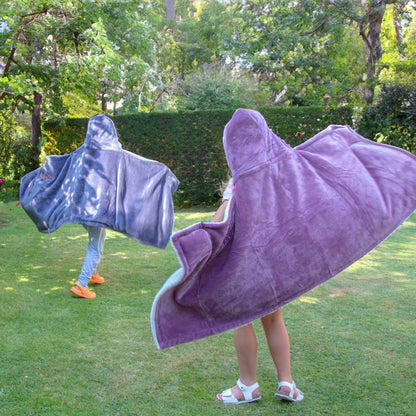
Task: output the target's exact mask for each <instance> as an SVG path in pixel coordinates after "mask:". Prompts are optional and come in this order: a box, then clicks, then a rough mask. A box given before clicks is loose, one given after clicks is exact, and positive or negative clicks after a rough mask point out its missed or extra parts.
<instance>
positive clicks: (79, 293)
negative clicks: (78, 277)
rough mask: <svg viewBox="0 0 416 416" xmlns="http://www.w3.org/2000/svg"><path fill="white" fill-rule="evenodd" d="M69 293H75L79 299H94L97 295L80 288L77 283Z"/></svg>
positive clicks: (85, 288)
mask: <svg viewBox="0 0 416 416" xmlns="http://www.w3.org/2000/svg"><path fill="white" fill-rule="evenodd" d="M71 292H72V293H75V294H76V295H77V296H79V297H80V298H86V299H94V298H95V297H96V296H97V295H96V294H95V293H94V292H91V291H90V290H89V289H88V288H87V287H82V286H81V285H80V284H79V283H78V282H75V286H73V287H71Z"/></svg>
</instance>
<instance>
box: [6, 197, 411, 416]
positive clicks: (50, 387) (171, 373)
mask: <svg viewBox="0 0 416 416" xmlns="http://www.w3.org/2000/svg"><path fill="white" fill-rule="evenodd" d="M212 215H213V209H212V210H204V211H202V210H200V211H198V210H196V209H193V210H183V211H182V210H181V211H177V212H176V224H175V230H178V229H182V228H184V227H186V226H188V225H190V224H192V223H194V222H197V221H200V220H207V219H210V218H211V217H212ZM107 235H108V238H107V241H106V245H105V251H104V256H103V259H102V262H101V267H100V269H99V270H100V273H101V274H102V275H103V276H104V277H106V279H107V281H106V283H105V284H104V285H102V286H95V288H94V290H95V292H96V293H97V298H96V299H93V300H85V299H78V298H75V297H73V295H72V294H71V292H70V290H69V289H70V287H71V285H72V284H73V283H74V282H75V281H76V279H77V277H78V273H79V270H80V268H81V265H82V262H83V258H84V254H85V250H86V246H87V233H86V231H85V230H84V228H83V227H81V226H79V225H67V226H64V227H62V228H61V229H59V230H58V231H56V232H55V233H53V234H41V233H39V232H38V231H37V230H36V228H35V226H34V224H33V223H32V222H31V221H30V220H29V219H28V217H27V216H26V214H25V213H24V211H23V209H22V208H21V207H18V206H16V203H15V202H9V203H3V202H0V260H1V262H0V414H1V415H5V416H6V415H7V416H8V415H10V416H12V415H16V416H27V415H53V416H56V415H88V416H92V415H100V416H101V415H121V416H125V415H188V416H189V415H204V416H205V415H207V416H209V415H213V416H214V415H215V416H217V415H261V416H265V415H304V416H311V415H342V416H346V415H351V416H357V415H359V416H368V415H374V416H379V415H412V416H414V415H416V401H415V397H416V373H415V363H416V348H415V341H416V335H415V334H416V302H415V293H416V291H415V289H416V278H415V274H416V255H415V248H416V214H413V216H412V217H410V218H409V219H408V220H407V221H406V222H405V223H404V224H403V225H402V226H401V227H400V228H399V230H398V231H397V232H396V233H394V234H393V235H392V236H391V237H390V238H389V239H388V240H386V241H385V242H384V243H383V244H381V245H380V246H379V247H377V249H375V250H373V251H372V252H371V253H370V254H368V255H367V256H365V257H364V258H363V259H361V260H360V261H359V262H357V263H356V264H354V265H353V266H351V267H350V268H349V269H347V270H346V271H344V272H343V273H341V274H340V275H338V276H337V277H335V278H334V279H332V280H330V281H329V282H327V283H325V284H323V285H321V286H319V287H318V288H316V289H315V290H313V291H311V292H309V293H308V294H306V295H305V296H303V297H301V298H300V299H298V300H296V301H294V302H292V303H291V304H289V305H287V306H286V307H285V317H286V324H287V328H288V331H289V335H290V339H291V344H292V372H293V376H294V378H295V380H296V383H297V385H298V386H299V388H301V389H302V390H303V392H304V393H305V399H304V401H303V402H301V403H296V404H292V403H287V402H282V401H279V400H278V399H276V398H274V397H273V393H274V390H275V389H276V387H277V386H276V377H275V372H274V367H273V365H272V361H271V358H270V356H269V354H268V350H267V346H266V341H265V338H264V335H263V333H262V331H261V327H260V326H259V322H256V323H255V326H256V328H257V330H258V335H259V337H258V338H259V364H258V381H259V383H260V387H261V392H262V396H263V399H262V400H260V401H259V402H257V403H252V404H246V405H239V406H231V405H228V406H224V405H223V404H222V403H220V402H218V401H216V400H215V395H216V393H218V392H220V391H222V390H223V389H225V388H228V387H231V386H232V385H233V384H234V383H235V380H236V378H237V377H238V371H237V364H236V359H235V355H234V347H233V341H232V333H230V332H229V333H225V334H221V335H218V336H215V337H210V338H207V339H204V340H200V341H196V342H193V343H189V344H185V345H181V346H178V347H173V348H170V349H167V350H163V351H158V350H157V349H156V347H155V346H154V343H153V338H152V334H151V330H150V322H149V315H150V309H151V305H152V301H153V298H154V296H155V294H156V292H157V291H158V289H159V288H160V287H161V286H162V284H163V282H164V281H165V280H166V279H167V278H168V277H169V276H170V274H171V273H172V272H174V271H175V270H176V269H177V268H178V262H177V259H176V255H175V253H174V251H173V249H172V247H170V246H169V247H168V248H167V249H166V250H159V249H155V248H152V247H148V246H144V245H139V244H138V243H136V242H134V241H133V240H130V239H128V238H126V237H124V236H123V235H121V234H117V233H114V232H111V231H109V232H108V233H107Z"/></svg>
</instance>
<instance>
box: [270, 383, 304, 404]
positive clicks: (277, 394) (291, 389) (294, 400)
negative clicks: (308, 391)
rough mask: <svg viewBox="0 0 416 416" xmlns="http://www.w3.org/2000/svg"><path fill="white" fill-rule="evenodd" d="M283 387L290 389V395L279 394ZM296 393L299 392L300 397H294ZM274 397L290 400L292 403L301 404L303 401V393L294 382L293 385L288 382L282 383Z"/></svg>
mask: <svg viewBox="0 0 416 416" xmlns="http://www.w3.org/2000/svg"><path fill="white" fill-rule="evenodd" d="M281 387H289V388H290V393H284V392H279V390H280V388H281ZM295 391H297V392H298V395H297V396H296V397H293V396H294V394H295ZM274 395H275V396H277V397H280V398H282V399H284V400H289V401H291V402H300V401H301V400H303V393H302V392H301V391H300V390H299V389H297V388H296V384H295V382H294V381H293V382H292V383H289V382H287V381H281V382H280V383H279V386H278V388H277V391H276V393H275V394H274Z"/></svg>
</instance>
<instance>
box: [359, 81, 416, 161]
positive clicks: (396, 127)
mask: <svg viewBox="0 0 416 416" xmlns="http://www.w3.org/2000/svg"><path fill="white" fill-rule="evenodd" d="M358 129H359V132H360V133H361V134H362V135H364V136H365V137H368V138H370V139H373V140H376V141H378V142H380V143H387V144H391V145H393V146H397V147H401V148H403V149H405V150H408V151H409V152H412V153H415V154H416V89H415V88H414V87H410V86H406V85H399V84H398V85H391V86H388V87H384V88H383V89H382V90H381V92H380V96H379V99H378V102H377V103H376V104H375V105H373V106H371V107H368V108H367V109H366V110H365V112H364V114H363V117H362V120H361V121H360V123H359V127H358Z"/></svg>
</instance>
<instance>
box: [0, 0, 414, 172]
mask: <svg viewBox="0 0 416 416" xmlns="http://www.w3.org/2000/svg"><path fill="white" fill-rule="evenodd" d="M415 8H416V6H415V2H414V1H410V0H398V1H393V0H323V1H318V0H316V1H315V0H305V1H288V0H273V1H267V0H253V1H247V0H242V1H235V0H199V1H190V0H176V1H175V0H164V1H162V0H154V1H152V0H131V1H125V2H117V1H114V0H95V1H87V0H82V1H81V0H78V1H61V0H60V1H58V0H30V1H29V0H13V1H2V3H1V5H0V46H1V47H0V140H1V147H0V174H2V175H5V174H11V172H14V176H19V175H20V174H21V169H20V168H19V164H18V163H17V162H16V161H17V159H19V160H20V161H21V160H22V158H26V159H28V160H30V159H34V161H33V160H32V162H33V163H34V164H36V161H37V157H38V156H39V151H40V149H41V145H42V141H41V135H40V133H41V130H40V125H39V123H40V120H42V121H45V120H50V119H59V120H61V121H63V120H65V117H67V116H70V117H90V116H92V115H94V114H96V113H97V112H104V113H107V114H116V113H117V114H123V113H135V112H136V113H137V112H143V111H145V112H150V111H157V110H163V111H170V110H172V111H176V110H182V109H190V110H197V109H199V110H201V109H215V108H236V107H251V108H259V107H265V106H289V105H297V106H303V105H312V104H313V105H329V106H340V105H346V104H353V105H354V106H355V108H357V109H358V110H359V111H358V114H359V113H360V109H363V108H365V107H366V106H371V105H372V104H373V103H374V102H377V99H378V95H379V91H380V90H381V89H382V87H387V88H390V87H394V86H396V85H397V84H399V85H400V86H410V87H413V86H414V83H415V74H416V71H415V70H416V41H415V37H416V23H415V19H414V15H415ZM35 97H37V99H38V105H37V106H36V103H35ZM39 102H41V104H40V105H39ZM30 132H31V133H30ZM37 132H38V133H39V134H38V133H37ZM38 142H39V145H38ZM33 149H35V150H33ZM33 163H32V165H33ZM27 164H29V165H31V163H27Z"/></svg>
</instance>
